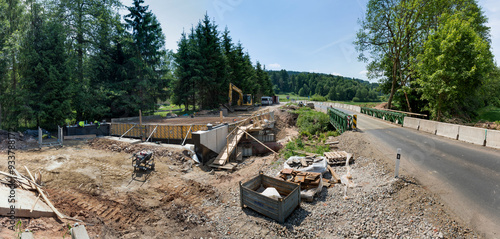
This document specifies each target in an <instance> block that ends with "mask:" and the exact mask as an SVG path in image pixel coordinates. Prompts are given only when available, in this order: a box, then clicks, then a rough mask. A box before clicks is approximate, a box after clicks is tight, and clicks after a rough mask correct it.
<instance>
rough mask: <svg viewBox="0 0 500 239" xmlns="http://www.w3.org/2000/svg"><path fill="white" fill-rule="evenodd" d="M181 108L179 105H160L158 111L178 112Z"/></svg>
mask: <svg viewBox="0 0 500 239" xmlns="http://www.w3.org/2000/svg"><path fill="white" fill-rule="evenodd" d="M182 108H183V107H182V106H181V105H174V104H172V105H162V106H160V108H159V109H158V110H178V109H182Z"/></svg>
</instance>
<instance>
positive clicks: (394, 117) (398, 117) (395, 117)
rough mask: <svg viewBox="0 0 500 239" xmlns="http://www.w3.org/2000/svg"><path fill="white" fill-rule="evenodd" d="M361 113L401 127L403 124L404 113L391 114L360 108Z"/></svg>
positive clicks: (384, 111)
mask: <svg viewBox="0 0 500 239" xmlns="http://www.w3.org/2000/svg"><path fill="white" fill-rule="evenodd" d="M361 113H363V114H366V115H370V116H373V117H377V118H380V119H383V120H387V121H391V122H394V123H396V124H401V125H402V124H403V121H404V118H405V116H406V114H405V113H399V112H391V111H387V110H379V109H373V108H367V107H361Z"/></svg>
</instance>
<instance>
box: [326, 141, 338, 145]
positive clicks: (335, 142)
mask: <svg viewBox="0 0 500 239" xmlns="http://www.w3.org/2000/svg"><path fill="white" fill-rule="evenodd" d="M339 143H340V142H339V141H333V142H325V144H326V145H332V144H339Z"/></svg>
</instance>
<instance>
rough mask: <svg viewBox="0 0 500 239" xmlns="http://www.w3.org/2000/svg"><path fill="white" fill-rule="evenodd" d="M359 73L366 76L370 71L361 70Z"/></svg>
mask: <svg viewBox="0 0 500 239" xmlns="http://www.w3.org/2000/svg"><path fill="white" fill-rule="evenodd" d="M359 74H360V75H362V76H366V75H367V74H368V71H367V70H364V71H360V72H359Z"/></svg>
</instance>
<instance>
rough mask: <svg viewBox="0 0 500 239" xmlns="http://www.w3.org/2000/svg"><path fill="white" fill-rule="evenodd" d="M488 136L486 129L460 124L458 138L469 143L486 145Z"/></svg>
mask: <svg viewBox="0 0 500 239" xmlns="http://www.w3.org/2000/svg"><path fill="white" fill-rule="evenodd" d="M485 138H486V129H483V128H475V127H469V126H460V128H459V131H458V140H460V141H464V142H467V143H472V144H478V145H484V140H485Z"/></svg>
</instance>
